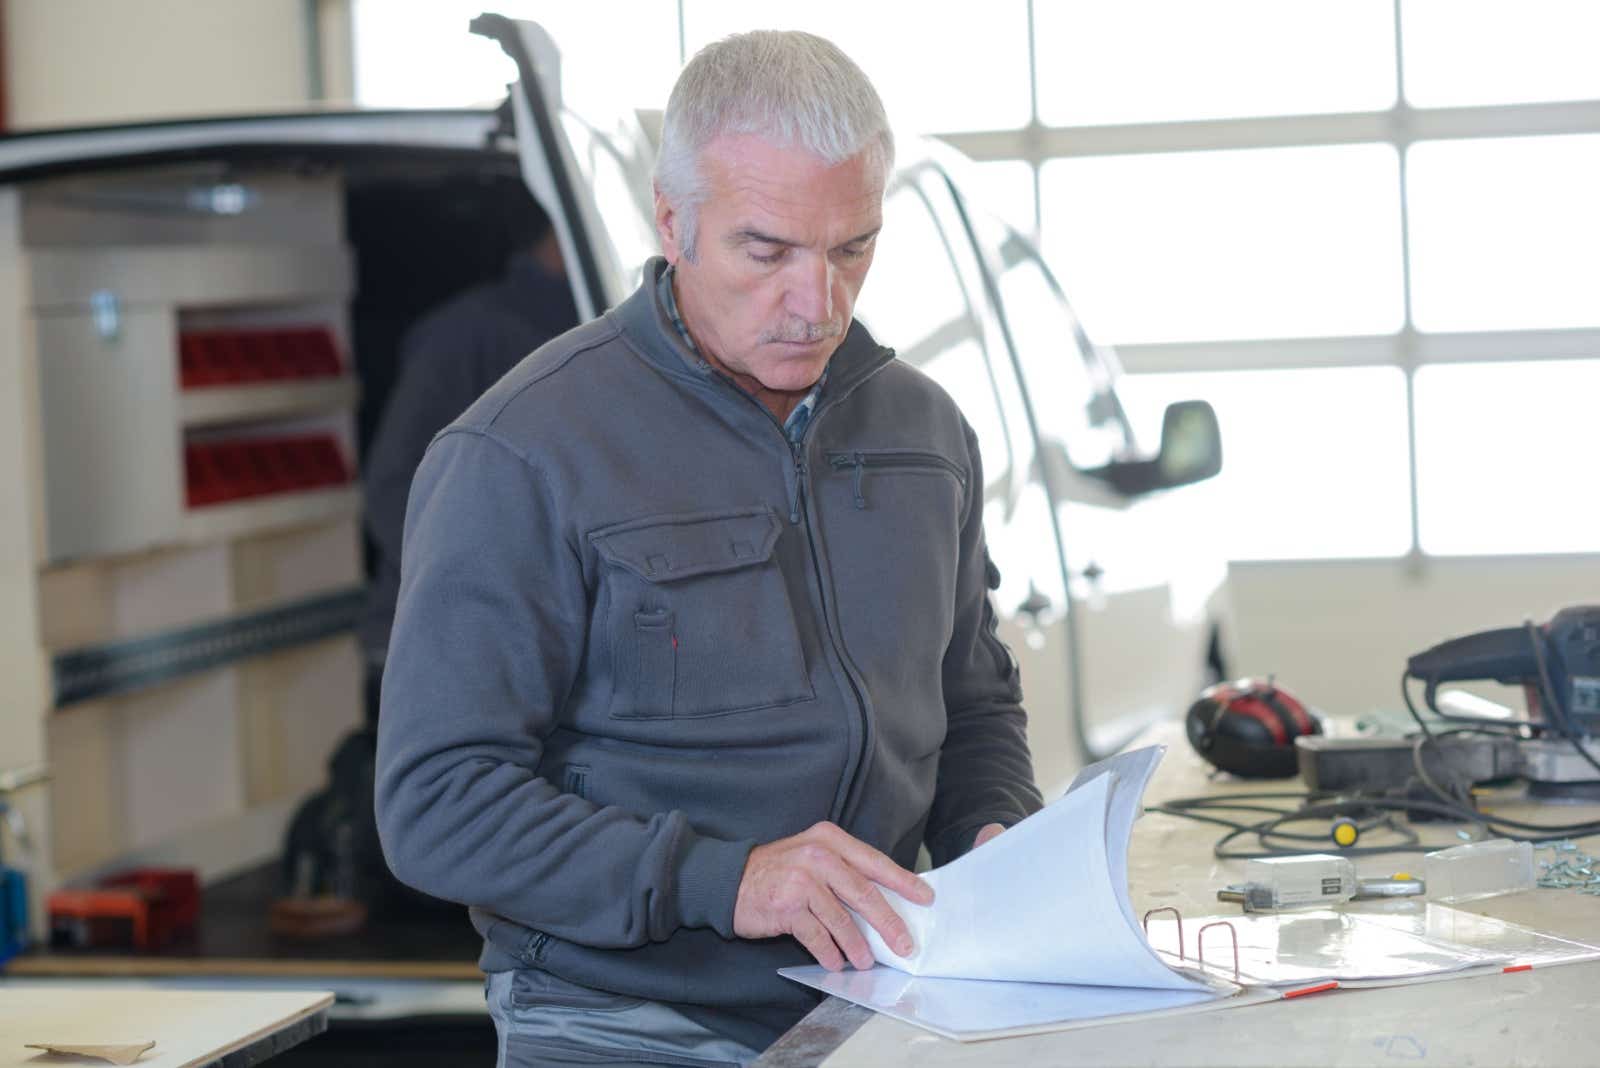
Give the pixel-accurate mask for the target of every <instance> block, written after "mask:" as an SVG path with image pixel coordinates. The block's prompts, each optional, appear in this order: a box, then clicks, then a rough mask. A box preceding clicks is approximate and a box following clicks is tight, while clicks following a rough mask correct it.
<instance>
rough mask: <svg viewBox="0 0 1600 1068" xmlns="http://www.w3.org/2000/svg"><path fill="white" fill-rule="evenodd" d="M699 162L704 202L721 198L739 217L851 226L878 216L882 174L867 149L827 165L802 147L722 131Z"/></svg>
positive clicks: (873, 156)
mask: <svg viewBox="0 0 1600 1068" xmlns="http://www.w3.org/2000/svg"><path fill="white" fill-rule="evenodd" d="M702 161H703V164H704V170H703V173H704V176H705V178H706V186H707V188H706V196H707V202H708V203H709V202H710V201H713V200H721V201H724V202H725V204H724V206H725V207H727V208H729V209H731V210H732V211H733V212H734V213H735V214H738V215H741V216H743V215H750V216H752V217H760V216H770V217H773V218H775V219H782V218H785V217H790V218H793V217H796V216H802V215H803V216H806V217H808V218H810V219H811V220H812V221H824V218H825V220H832V219H837V220H838V221H839V222H840V223H841V224H846V223H847V222H848V223H849V224H851V225H854V224H857V223H860V222H861V221H862V220H863V219H870V218H872V217H876V216H881V214H882V210H883V186H884V178H885V175H884V174H883V166H882V164H881V163H880V162H879V161H878V158H877V154H876V153H875V152H873V151H872V150H870V149H868V150H864V151H863V152H862V153H861V154H860V155H857V156H855V157H853V158H852V159H848V160H846V161H844V162H843V163H839V164H829V163H827V162H826V161H824V160H822V159H819V158H818V157H817V156H815V155H813V154H811V153H810V152H809V151H807V150H806V149H804V148H799V147H792V146H781V145H774V144H772V143H771V142H768V141H766V140H763V139H762V138H759V137H756V136H753V135H749V134H739V135H723V136H722V137H718V138H716V139H715V140H713V141H712V142H711V143H710V144H709V145H707V146H706V149H705V152H704V154H703V156H702Z"/></svg>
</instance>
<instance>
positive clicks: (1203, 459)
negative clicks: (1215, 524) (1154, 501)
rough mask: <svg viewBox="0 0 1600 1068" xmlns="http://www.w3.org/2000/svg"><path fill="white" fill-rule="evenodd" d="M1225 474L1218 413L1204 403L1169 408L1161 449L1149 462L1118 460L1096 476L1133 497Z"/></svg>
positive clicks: (1189, 401) (1178, 402)
mask: <svg viewBox="0 0 1600 1068" xmlns="http://www.w3.org/2000/svg"><path fill="white" fill-rule="evenodd" d="M1221 470H1222V432H1221V430H1220V429H1219V428H1218V426H1217V413H1216V411H1215V410H1214V409H1213V408H1212V407H1211V405H1210V404H1209V403H1208V402H1206V401H1203V400H1188V401H1177V402H1175V403H1173V404H1169V405H1167V410H1166V412H1165V413H1164V414H1163V415H1162V417H1161V449H1160V451H1158V452H1157V453H1156V455H1155V456H1154V457H1153V458H1151V459H1147V460H1115V461H1113V462H1111V463H1109V464H1107V465H1106V466H1104V467H1102V468H1100V469H1098V470H1097V471H1094V472H1093V473H1094V474H1096V475H1099V476H1100V477H1101V478H1104V479H1105V480H1106V481H1107V482H1110V483H1111V485H1112V486H1114V487H1116V489H1117V490H1118V492H1120V493H1123V494H1125V495H1127V496H1129V497H1133V496H1137V495H1139V494H1141V493H1151V492H1153V491H1155V490H1162V489H1172V488H1173V487H1175V486H1187V485H1189V484H1190V483H1193V482H1202V481H1204V480H1205V479H1208V478H1210V477H1211V476H1213V475H1215V474H1216V473H1217V472H1219V471H1221Z"/></svg>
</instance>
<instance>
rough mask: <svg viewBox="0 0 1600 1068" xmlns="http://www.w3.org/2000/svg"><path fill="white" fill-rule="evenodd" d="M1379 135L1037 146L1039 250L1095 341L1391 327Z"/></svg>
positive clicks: (1393, 217) (1395, 274)
mask: <svg viewBox="0 0 1600 1068" xmlns="http://www.w3.org/2000/svg"><path fill="white" fill-rule="evenodd" d="M1399 189H1400V181H1399V173H1398V163H1397V157H1396V155H1395V151H1394V149H1392V148H1390V147H1389V146H1387V145H1336V146H1330V147H1319V148H1274V149H1249V150H1244V151H1227V152H1181V153H1166V154H1158V155H1140V156H1107V157H1103V158H1098V159H1066V160H1053V161H1051V162H1049V163H1046V164H1045V165H1044V169H1043V173H1042V175H1041V185H1040V192H1041V195H1042V203H1041V206H1042V214H1043V219H1042V222H1043V234H1044V246H1045V250H1046V252H1048V253H1049V254H1050V255H1051V258H1052V263H1053V264H1054V266H1055V267H1056V269H1057V273H1058V274H1059V275H1060V277H1061V281H1062V286H1063V288H1065V289H1066V292H1067V296H1068V297H1069V298H1070V299H1071V300H1072V302H1073V305H1074V306H1075V307H1076V308H1077V309H1078V312H1079V314H1080V315H1081V316H1082V317H1083V321H1084V326H1085V327H1086V328H1087V329H1088V331H1089V334H1090V335H1091V336H1092V337H1093V338H1094V339H1095V340H1096V341H1098V342H1113V343H1116V342H1139V341H1147V342H1153V341H1180V340H1202V339H1217V338H1253V337H1254V338H1259V337H1292V336H1305V337H1315V336H1324V337H1326V336H1333V335H1339V334H1381V333H1388V332H1391V331H1394V330H1396V329H1398V328H1399V326H1400V322H1401V318H1402V314H1403V311H1402V305H1403V298H1402V295H1401V285H1400V197H1399Z"/></svg>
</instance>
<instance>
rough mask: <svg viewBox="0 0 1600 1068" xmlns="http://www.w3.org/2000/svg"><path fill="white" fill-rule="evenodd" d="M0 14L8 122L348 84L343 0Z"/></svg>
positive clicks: (286, 102) (241, 100) (31, 6)
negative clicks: (318, 56)
mask: <svg viewBox="0 0 1600 1068" xmlns="http://www.w3.org/2000/svg"><path fill="white" fill-rule="evenodd" d="M4 12H5V73H6V109H7V124H8V126H9V128H10V129H13V130H21V129H30V128H37V127H42V126H63V125H80V124H92V123H106V122H126V121H133V120H139V119H156V118H171V117H177V116H193V115H219V114H230V113H234V114H236V113H239V112H249V111H271V110H277V109H282V108H296V107H303V106H304V105H305V104H306V102H307V101H308V100H310V99H311V98H312V94H313V91H314V90H315V88H316V87H317V86H318V85H319V84H320V85H321V86H322V87H323V93H322V95H323V96H325V97H332V98H335V99H338V98H341V97H343V98H348V96H349V92H350V88H349V87H350V77H349V70H350V62H349V35H348V32H347V31H346V30H345V29H344V28H345V27H347V25H348V4H347V3H346V0H313V2H312V3H310V4H308V3H307V2H306V0H9V2H8V3H6V4H5V7H4ZM319 40H320V45H321V47H320V49H318V48H316V47H315V45H316V44H317V42H318V41H319ZM318 51H320V53H321V55H322V56H323V57H324V58H323V60H322V62H321V63H320V64H318V65H317V69H316V70H313V64H314V62H315V61H314V59H313V53H314V52H318Z"/></svg>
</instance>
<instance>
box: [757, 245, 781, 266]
mask: <svg viewBox="0 0 1600 1068" xmlns="http://www.w3.org/2000/svg"><path fill="white" fill-rule="evenodd" d="M786 251H788V250H787V249H784V248H782V247H779V248H776V249H772V250H769V251H756V250H753V249H752V250H751V252H750V258H751V259H753V260H755V261H756V262H757V263H767V264H772V263H777V262H778V261H779V260H781V259H783V254H784V253H785V252H786Z"/></svg>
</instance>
